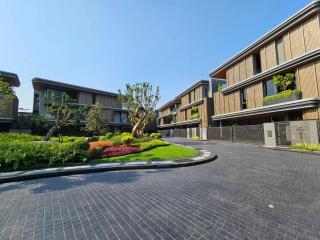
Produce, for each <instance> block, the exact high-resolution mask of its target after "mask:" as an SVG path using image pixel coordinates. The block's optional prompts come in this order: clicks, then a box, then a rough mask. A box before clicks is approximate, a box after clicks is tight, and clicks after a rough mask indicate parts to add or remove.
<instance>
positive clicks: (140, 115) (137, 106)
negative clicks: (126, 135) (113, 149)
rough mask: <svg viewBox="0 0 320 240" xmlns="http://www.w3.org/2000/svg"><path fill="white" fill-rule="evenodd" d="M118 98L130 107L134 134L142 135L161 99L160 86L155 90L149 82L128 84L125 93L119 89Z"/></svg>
mask: <svg viewBox="0 0 320 240" xmlns="http://www.w3.org/2000/svg"><path fill="white" fill-rule="evenodd" d="M118 99H119V101H120V102H121V103H122V106H123V107H125V108H127V109H128V118H129V121H130V124H131V125H132V135H133V136H134V137H141V136H142V135H143V132H144V129H145V127H146V125H147V124H148V123H149V122H150V120H151V118H152V115H153V113H154V112H155V110H156V105H157V103H158V102H159V100H160V94H159V87H157V88H156V90H155V92H154V91H153V87H152V85H151V84H150V83H147V82H142V83H136V84H133V85H130V84H126V90H125V93H124V94H122V93H121V90H119V97H118Z"/></svg>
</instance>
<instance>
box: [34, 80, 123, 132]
mask: <svg viewBox="0 0 320 240" xmlns="http://www.w3.org/2000/svg"><path fill="white" fill-rule="evenodd" d="M32 85H33V88H34V101H33V112H34V113H38V114H41V115H45V116H48V117H49V115H48V113H47V108H46V98H47V97H48V96H51V94H52V93H55V95H56V96H57V97H58V98H59V96H61V95H62V94H63V93H66V94H68V95H69V96H70V97H71V98H73V99H74V101H75V103H76V104H78V105H79V106H90V105H93V104H95V103H100V104H102V106H103V113H104V116H105V117H106V119H107V121H108V124H107V127H108V128H109V129H110V131H121V130H127V129H129V123H128V112H127V110H125V109H123V108H122V105H121V103H120V102H119V101H118V99H117V97H118V94H116V93H112V92H107V91H102V90H98V89H92V88H87V87H82V86H77V85H72V84H68V83H63V82H57V81H52V80H48V79H43V78H33V79H32ZM84 124H85V121H84V120H81V121H80V125H84Z"/></svg>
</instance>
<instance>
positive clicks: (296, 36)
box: [290, 25, 305, 58]
mask: <svg viewBox="0 0 320 240" xmlns="http://www.w3.org/2000/svg"><path fill="white" fill-rule="evenodd" d="M290 45H291V56H292V58H296V57H299V56H301V55H302V54H304V53H305V47H304V39H303V29H302V26H301V25H300V26H298V27H296V28H295V29H293V30H292V31H290Z"/></svg>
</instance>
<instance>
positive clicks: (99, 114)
mask: <svg viewBox="0 0 320 240" xmlns="http://www.w3.org/2000/svg"><path fill="white" fill-rule="evenodd" d="M102 107H103V106H102V104H101V103H96V104H94V105H92V106H91V107H90V108H89V110H88V112H87V114H86V126H85V127H84V128H83V129H84V130H85V131H86V132H90V133H93V134H94V135H102V134H104V133H106V131H107V128H106V126H107V123H108V121H107V118H106V117H105V116H104V115H103V111H102Z"/></svg>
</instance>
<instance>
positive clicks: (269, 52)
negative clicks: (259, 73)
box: [265, 41, 277, 69]
mask: <svg viewBox="0 0 320 240" xmlns="http://www.w3.org/2000/svg"><path fill="white" fill-rule="evenodd" d="M265 49H266V51H265V58H266V60H265V61H266V65H267V66H266V67H267V69H270V68H273V67H275V66H276V65H277V57H276V46H275V42H274V41H273V42H271V43H270V44H268V45H267V46H266V48H265Z"/></svg>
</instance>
